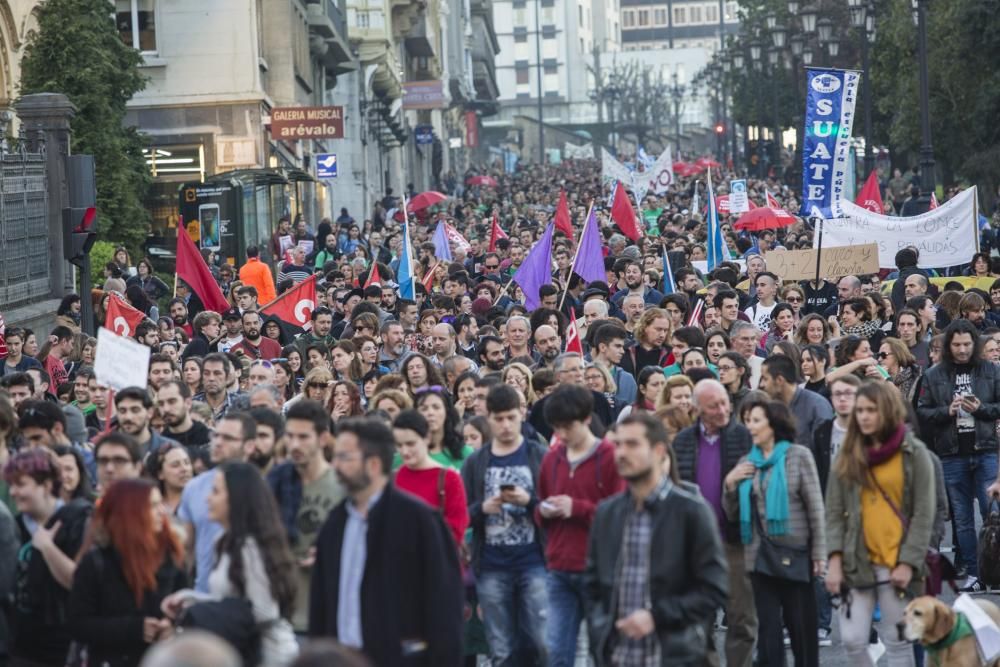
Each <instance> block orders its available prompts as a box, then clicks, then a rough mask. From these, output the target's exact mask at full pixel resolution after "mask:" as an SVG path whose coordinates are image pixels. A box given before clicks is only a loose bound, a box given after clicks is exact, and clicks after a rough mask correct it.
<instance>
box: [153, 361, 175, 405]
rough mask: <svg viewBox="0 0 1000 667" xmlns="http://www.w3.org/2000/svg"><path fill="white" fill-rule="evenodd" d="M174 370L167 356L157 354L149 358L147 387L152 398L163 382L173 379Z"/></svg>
mask: <svg viewBox="0 0 1000 667" xmlns="http://www.w3.org/2000/svg"><path fill="white" fill-rule="evenodd" d="M176 370H177V367H176V366H174V362H172V361H171V360H170V357H168V356H167V355H165V354H160V353H159V352H157V353H156V354H151V355H150V356H149V386H150V388H151V389H152V390H153V395H154V396H155V395H156V393H157V392H158V391H160V387H162V386H163V383H164V382H166V381H167V380H170V379H173V377H174V373H175V372H176Z"/></svg>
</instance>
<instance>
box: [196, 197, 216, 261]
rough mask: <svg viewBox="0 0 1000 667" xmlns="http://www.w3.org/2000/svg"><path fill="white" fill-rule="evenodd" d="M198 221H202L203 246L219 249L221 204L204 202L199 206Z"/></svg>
mask: <svg viewBox="0 0 1000 667" xmlns="http://www.w3.org/2000/svg"><path fill="white" fill-rule="evenodd" d="M198 221H199V222H200V223H201V247H202V248H209V249H211V250H218V249H219V248H220V247H221V243H220V241H219V205H218V204H202V205H201V206H199V207H198Z"/></svg>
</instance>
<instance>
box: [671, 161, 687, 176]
mask: <svg viewBox="0 0 1000 667" xmlns="http://www.w3.org/2000/svg"><path fill="white" fill-rule="evenodd" d="M690 167H691V165H689V164H688V163H687V162H685V161H684V160H678V161H677V162H674V171H676V172H677V173H679V174H683V173H684V172H685V171H687V170H688V169H689V168H690Z"/></svg>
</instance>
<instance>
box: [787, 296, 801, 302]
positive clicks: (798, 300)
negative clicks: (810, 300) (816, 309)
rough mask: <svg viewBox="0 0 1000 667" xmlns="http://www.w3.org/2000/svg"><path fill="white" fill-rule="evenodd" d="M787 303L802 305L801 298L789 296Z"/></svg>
mask: <svg viewBox="0 0 1000 667" xmlns="http://www.w3.org/2000/svg"><path fill="white" fill-rule="evenodd" d="M788 303H802V297H799V296H790V297H788Z"/></svg>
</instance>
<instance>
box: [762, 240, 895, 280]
mask: <svg viewBox="0 0 1000 667" xmlns="http://www.w3.org/2000/svg"><path fill="white" fill-rule="evenodd" d="M878 253H879V249H878V245H876V244H875V243H866V244H864V245H849V246H839V247H836V248H827V247H826V242H825V239H824V243H823V252H822V259H820V271H819V275H820V277H821V278H826V279H830V278H837V277H840V276H862V275H865V274H869V273H878V270H879V265H878V264H879V262H878ZM819 255H820V252H819V251H818V250H815V249H813V250H772V251H771V252H769V253H767V257H766V259H767V270H768V271H771V272H772V273H775V274H777V275H778V276H780V277H781V279H782V280H813V279H815V278H816V258H817V256H819Z"/></svg>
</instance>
